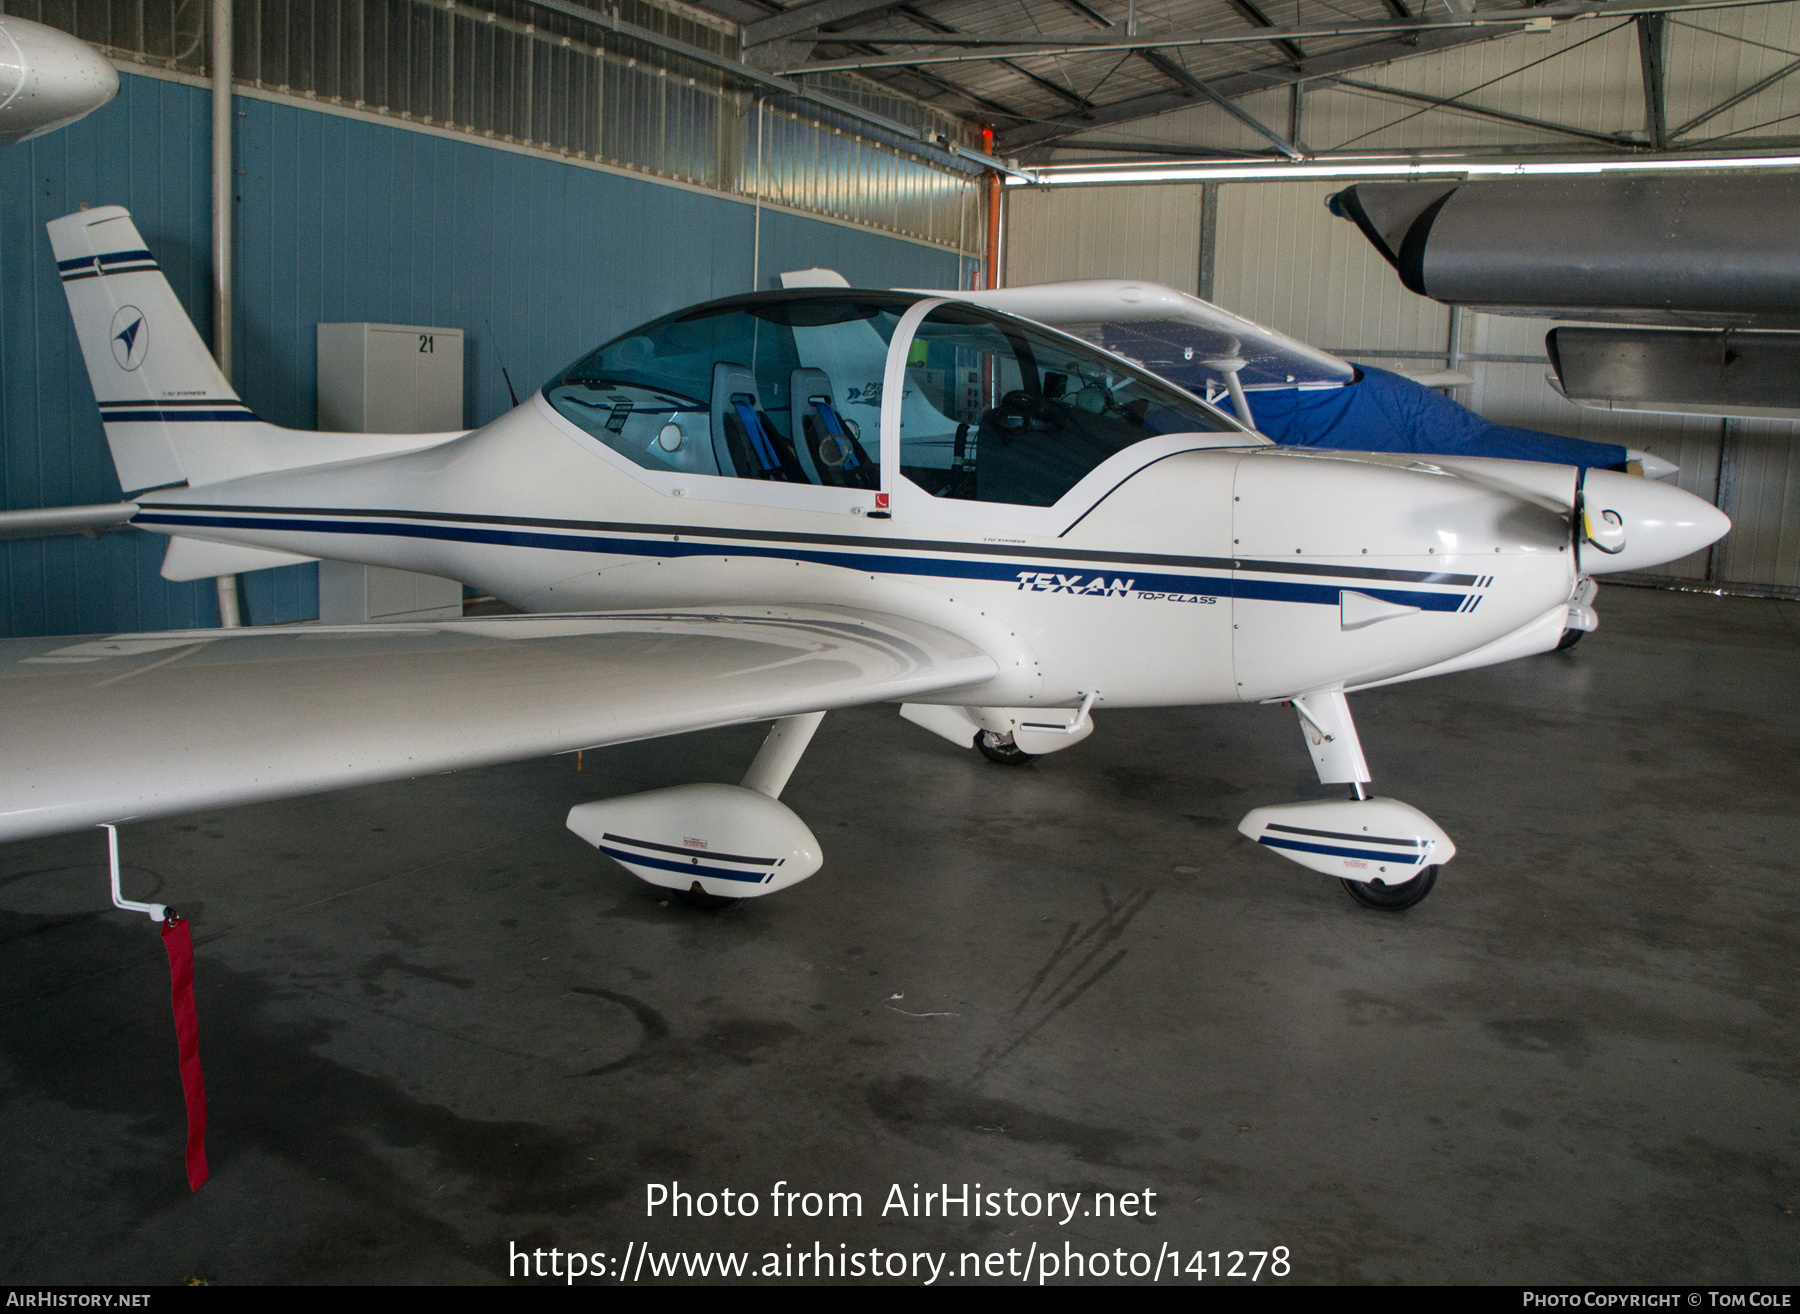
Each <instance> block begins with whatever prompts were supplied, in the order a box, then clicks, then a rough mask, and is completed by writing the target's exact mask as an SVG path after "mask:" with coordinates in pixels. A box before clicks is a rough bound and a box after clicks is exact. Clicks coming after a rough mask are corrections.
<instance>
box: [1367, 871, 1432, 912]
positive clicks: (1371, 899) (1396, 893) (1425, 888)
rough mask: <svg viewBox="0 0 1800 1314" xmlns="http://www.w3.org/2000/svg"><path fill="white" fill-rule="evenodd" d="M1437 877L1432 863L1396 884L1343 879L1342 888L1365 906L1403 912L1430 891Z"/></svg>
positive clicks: (1384, 910) (1383, 910)
mask: <svg viewBox="0 0 1800 1314" xmlns="http://www.w3.org/2000/svg"><path fill="white" fill-rule="evenodd" d="M1437 878H1438V869H1437V867H1436V865H1435V864H1434V865H1432V866H1430V867H1427V868H1426V869H1425V870H1424V871H1422V872H1420V873H1419V874H1418V875H1417V876H1415V877H1413V878H1412V879H1411V880H1410V881H1401V882H1400V884H1398V885H1371V884H1370V883H1369V882H1367V881H1345V882H1344V888H1345V889H1346V890H1348V891H1350V897H1351V898H1352V899H1355V900H1356V901H1357V902H1358V903H1360V904H1361V905H1362V906H1363V907H1365V908H1379V909H1381V911H1382V912H1405V911H1406V910H1407V909H1408V908H1410V907H1412V906H1413V905H1414V904H1415V903H1417V902H1419V900H1421V899H1423V898H1424V897H1425V896H1426V895H1428V894H1430V893H1431V887H1432V886H1433V885H1436V884H1437Z"/></svg>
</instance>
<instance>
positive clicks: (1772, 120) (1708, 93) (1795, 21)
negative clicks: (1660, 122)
mask: <svg viewBox="0 0 1800 1314" xmlns="http://www.w3.org/2000/svg"><path fill="white" fill-rule="evenodd" d="M1669 34H1670V40H1669V50H1668V60H1667V72H1666V74H1665V76H1664V86H1665V88H1666V92H1665V94H1666V96H1667V103H1668V115H1669V126H1670V128H1671V129H1674V128H1679V127H1681V126H1682V125H1684V124H1686V123H1687V122H1688V121H1689V120H1690V119H1692V118H1694V117H1695V116H1697V115H1699V114H1702V113H1704V112H1705V111H1706V110H1708V109H1710V108H1711V107H1712V106H1714V105H1717V104H1720V103H1721V102H1723V101H1725V100H1727V99H1729V98H1730V97H1731V96H1733V95H1735V94H1736V93H1737V92H1739V91H1742V90H1744V89H1746V88H1748V87H1750V86H1752V85H1754V84H1755V83H1756V82H1758V81H1759V80H1760V79H1762V78H1764V77H1767V76H1768V75H1770V74H1772V73H1775V72H1776V71H1777V70H1779V69H1782V68H1784V67H1786V66H1787V65H1788V64H1790V63H1792V62H1793V61H1794V60H1795V59H1796V58H1800V45H1797V44H1796V43H1797V42H1800V5H1794V4H1779V5H1760V6H1756V7H1754V8H1745V9H1717V10H1709V11H1705V12H1702V13H1697V14H1671V15H1670V16H1669ZM1794 114H1800V81H1796V79H1795V78H1793V77H1788V78H1784V79H1783V80H1781V81H1780V82H1777V83H1776V84H1775V85H1774V86H1772V87H1770V88H1769V89H1768V90H1766V91H1764V92H1762V93H1760V94H1758V95H1756V96H1753V97H1751V98H1750V99H1749V100H1747V101H1745V102H1744V103H1743V104H1741V105H1738V106H1736V107H1734V108H1733V109H1730V110H1727V111H1726V112H1725V113H1724V114H1721V115H1719V116H1718V117H1716V118H1713V119H1710V120H1708V121H1707V122H1706V123H1705V124H1702V125H1700V126H1698V127H1697V128H1696V129H1695V130H1694V132H1693V133H1692V134H1691V135H1690V139H1691V140H1704V139H1712V138H1719V137H1724V138H1729V140H1728V141H1727V142H1722V143H1721V144H1722V145H1745V144H1750V142H1751V141H1752V140H1753V139H1754V138H1755V137H1759V136H1779V137H1792V136H1796V135H1800V124H1797V123H1796V121H1795V120H1794V119H1793V118H1792V117H1790V116H1792V115H1794Z"/></svg>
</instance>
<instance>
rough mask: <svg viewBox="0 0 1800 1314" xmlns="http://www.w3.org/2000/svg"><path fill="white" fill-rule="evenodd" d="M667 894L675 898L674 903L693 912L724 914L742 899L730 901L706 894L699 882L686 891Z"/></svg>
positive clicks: (721, 896) (673, 891) (718, 895)
mask: <svg viewBox="0 0 1800 1314" xmlns="http://www.w3.org/2000/svg"><path fill="white" fill-rule="evenodd" d="M669 893H671V894H673V895H674V896H675V902H677V903H679V904H680V905H681V906H682V907H683V908H689V909H692V910H693V911H694V912H726V911H728V910H729V909H732V908H735V907H737V906H738V905H739V904H740V903H742V902H743V900H742V899H730V898H727V897H726V896H724V895H722V894H708V893H707V892H706V891H705V890H703V889H701V888H700V882H699V881H695V882H694V883H693V885H692V886H691V887H690V888H688V889H685V890H671V891H669Z"/></svg>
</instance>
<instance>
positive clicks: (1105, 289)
mask: <svg viewBox="0 0 1800 1314" xmlns="http://www.w3.org/2000/svg"><path fill="white" fill-rule="evenodd" d="M931 295H933V296H940V297H953V298H955V299H957V300H959V301H972V302H974V303H975V304H976V305H981V306H990V307H992V308H993V309H995V310H1003V311H1006V312H1007V313H1008V314H1012V315H1018V316H1020V317H1022V318H1024V319H1035V320H1036V321H1037V322H1038V323H1040V324H1049V325H1051V326H1053V327H1055V328H1059V329H1061V330H1062V331H1063V332H1065V333H1073V334H1075V335H1076V336H1077V337H1082V338H1086V339H1087V340H1088V341H1090V342H1093V343H1096V344H1097V345H1099V346H1102V347H1105V348H1106V349H1107V350H1108V351H1113V352H1117V353H1118V354H1119V355H1121V356H1126V357H1129V358H1130V359H1132V360H1134V361H1137V362H1139V363H1140V364H1142V365H1143V366H1144V367H1145V368H1146V369H1148V370H1150V371H1151V372H1152V373H1154V374H1160V375H1161V376H1162V377H1163V378H1165V379H1167V380H1169V381H1170V382H1171V383H1173V384H1176V385H1177V386H1179V387H1182V388H1186V389H1187V390H1188V391H1189V392H1192V393H1197V394H1199V395H1201V396H1208V395H1211V394H1212V393H1216V392H1219V391H1222V390H1223V389H1224V387H1225V374H1224V371H1222V370H1219V369H1217V368H1216V367H1214V366H1213V365H1211V364H1210V363H1209V362H1212V361H1219V360H1241V361H1243V362H1244V367H1243V369H1242V370H1240V371H1239V373H1238V378H1239V380H1240V381H1241V382H1242V383H1243V385H1244V387H1245V388H1250V389H1254V388H1305V387H1322V388H1335V387H1342V386H1343V385H1344V384H1346V383H1349V382H1351V381H1352V380H1354V379H1355V377H1356V368H1355V366H1353V365H1351V364H1350V362H1349V361H1347V360H1340V359H1339V358H1338V357H1336V356H1333V355H1332V354H1331V353H1330V352H1328V351H1320V350H1319V349H1318V348H1317V347H1309V346H1307V345H1306V343H1304V342H1299V341H1297V340H1295V339H1293V338H1290V337H1288V335H1287V334H1285V333H1277V332H1276V331H1275V330H1274V329H1271V328H1264V327H1263V326H1262V325H1261V324H1255V323H1252V322H1251V321H1250V320H1247V319H1244V318H1243V317H1241V316H1239V315H1234V314H1232V313H1231V312H1230V311H1229V310H1223V309H1221V308H1219V307H1218V306H1215V305H1213V304H1212V303H1211V302H1210V301H1202V300H1200V298H1198V297H1190V296H1189V295H1188V294H1187V293H1185V292H1177V291H1176V290H1175V289H1174V288H1172V287H1163V286H1161V285H1160V284H1157V283H1138V282H1131V281H1126V280H1122V279H1113V278H1096V279H1084V280H1081V281H1078V282H1072V283H1039V284H1037V285H1036V286H1034V287H1008V288H999V289H996V290H994V291H991V292H957V291H948V292H934V293H932V294H931Z"/></svg>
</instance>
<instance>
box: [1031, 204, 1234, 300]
mask: <svg viewBox="0 0 1800 1314" xmlns="http://www.w3.org/2000/svg"><path fill="white" fill-rule="evenodd" d="M1006 208H1007V228H1006V245H1005V256H1004V259H1005V261H1006V282H1007V283H1008V284H1009V285H1017V284H1021V283H1054V282H1059V281H1062V280H1065V279H1071V278H1143V279H1148V280H1149V281H1151V282H1153V283H1162V284H1164V285H1166V286H1168V287H1178V288H1180V289H1181V290H1182V291H1184V292H1192V291H1194V290H1195V289H1196V288H1197V287H1198V286H1199V271H1200V189H1199V188H1198V187H1186V186H1175V187H1151V186H1145V187H1049V188H1015V189H1013V190H1012V191H1010V192H1009V193H1008V194H1007V197H1006Z"/></svg>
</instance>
